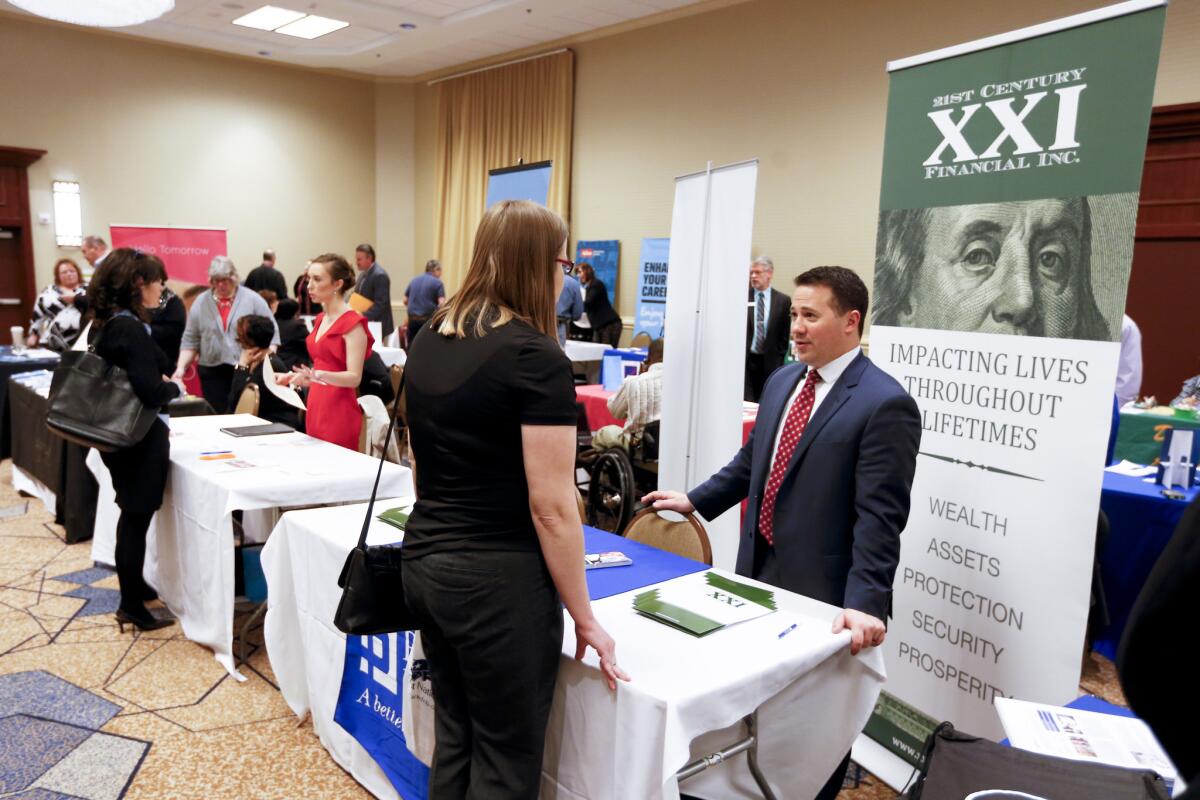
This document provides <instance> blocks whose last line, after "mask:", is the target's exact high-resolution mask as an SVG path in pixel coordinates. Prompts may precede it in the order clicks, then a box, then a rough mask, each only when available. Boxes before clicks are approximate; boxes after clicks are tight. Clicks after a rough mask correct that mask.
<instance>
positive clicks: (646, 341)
mask: <svg viewBox="0 0 1200 800" xmlns="http://www.w3.org/2000/svg"><path fill="white" fill-rule="evenodd" d="M653 341H654V338H653V337H652V336H651V335H650V334H649V333H647V332H646V331H638V332H637V333H635V334H634V335H633V339H631V340H630V342H629V346H630V347H639V348H646V347H649V346H650V343H651V342H653Z"/></svg>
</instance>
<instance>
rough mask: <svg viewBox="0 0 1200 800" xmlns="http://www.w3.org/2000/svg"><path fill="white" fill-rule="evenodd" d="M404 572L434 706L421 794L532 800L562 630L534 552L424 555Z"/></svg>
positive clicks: (456, 799)
mask: <svg viewBox="0 0 1200 800" xmlns="http://www.w3.org/2000/svg"><path fill="white" fill-rule="evenodd" d="M403 575H404V597H405V601H406V602H407V603H408V606H409V608H410V609H411V610H412V612H413V614H414V615H415V617H416V618H417V620H418V621H419V623H420V629H421V640H422V642H423V643H424V646H425V655H426V658H427V659H428V662H429V670H430V677H431V680H432V682H433V699H434V702H435V704H436V705H437V717H436V720H435V723H434V730H435V735H436V746H435V748H434V753H433V768H432V771H431V772H430V775H429V797H430V798H431V800H493V798H505V800H522V798H528V799H529V800H535V798H537V796H538V788H539V784H540V782H541V771H542V750H543V748H544V745H545V738H546V722H547V720H548V719H549V716H550V704H551V702H552V701H553V699H554V684H555V682H556V680H557V677H558V659H559V653H560V652H561V649H562V632H563V617H562V609H561V607H560V605H559V600H558V593H557V592H556V591H555V588H554V584H553V582H552V581H551V579H550V573H549V572H548V571H547V569H546V564H545V561H544V560H543V559H542V556H541V553H539V552H496V551H478V550H476V551H470V550H455V551H453V552H447V553H431V554H429V555H426V556H423V557H421V558H414V559H409V560H406V561H405V562H404V567H403Z"/></svg>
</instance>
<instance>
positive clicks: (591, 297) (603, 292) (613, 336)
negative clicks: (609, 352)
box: [576, 261, 621, 347]
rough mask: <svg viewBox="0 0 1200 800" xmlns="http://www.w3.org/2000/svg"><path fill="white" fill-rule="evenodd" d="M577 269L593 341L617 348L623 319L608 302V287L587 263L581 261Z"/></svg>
mask: <svg viewBox="0 0 1200 800" xmlns="http://www.w3.org/2000/svg"><path fill="white" fill-rule="evenodd" d="M576 269H577V270H578V271H579V282H580V283H582V284H583V292H584V294H583V311H584V313H585V314H587V318H588V322H589V323H590V324H591V326H592V341H594V342H603V343H604V344H606V345H608V346H609V347H616V346H617V344H618V343H619V342H620V341H621V318H620V317H619V316H617V312H616V309H614V308H613V307H612V303H610V302H609V301H608V287H607V286H605V285H604V281H602V280H600V279H599V278H597V277H596V270H595V269H593V268H592V265H591V264H589V263H587V262H586V261H580V262H579V264H578V265H577V266H576Z"/></svg>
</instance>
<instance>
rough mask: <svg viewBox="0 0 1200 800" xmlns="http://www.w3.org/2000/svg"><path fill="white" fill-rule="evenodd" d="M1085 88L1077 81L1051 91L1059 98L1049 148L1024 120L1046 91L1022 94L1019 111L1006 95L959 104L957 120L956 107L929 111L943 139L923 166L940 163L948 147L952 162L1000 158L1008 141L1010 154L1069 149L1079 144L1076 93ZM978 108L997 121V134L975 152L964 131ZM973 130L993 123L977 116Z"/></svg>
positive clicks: (1078, 94)
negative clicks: (977, 152) (1010, 148)
mask: <svg viewBox="0 0 1200 800" xmlns="http://www.w3.org/2000/svg"><path fill="white" fill-rule="evenodd" d="M1086 88H1087V84H1086V83H1084V84H1079V85H1078V86H1070V87H1067V88H1065V89H1055V90H1054V94H1055V95H1056V96H1057V99H1058V120H1057V123H1056V125H1055V130H1054V141H1053V143H1051V145H1050V147H1049V148H1046V147H1043V146H1042V145H1041V144H1039V143H1038V141H1037V139H1035V138H1034V137H1033V134H1031V133H1030V132H1029V129H1028V128H1027V127H1026V126H1025V119H1026V118H1027V117H1028V116H1029V114H1030V112H1031V111H1033V109H1035V108H1036V107H1037V106H1038V104H1039V103H1041V102H1042V100H1043V99H1045V97H1046V96H1047V94H1049V93H1048V92H1033V93H1032V94H1027V95H1025V96H1024V98H1023V99H1024V101H1025V105H1024V106H1023V107H1022V108H1021V109H1020V110H1019V111H1017V110H1015V109H1014V108H1013V102H1014V100H1015V99H1016V98H1012V97H1006V98H1004V99H1003V100H991V101H988V102H987V103H971V104H969V105H965V106H963V107H962V109H961V110H960V113H959V117H958V119H957V121H956V120H955V119H954V113H955V109H952V108H947V109H942V110H939V111H931V112H929V114H928V116H929V119H930V120H931V121H932V122H933V124H934V126H936V127H937V129H938V133H940V134H941V135H942V141H941V143H940V144H938V146H937V147H936V148H934V150H933V152H932V153H931V154H930V155H929V158H927V159H925V161H924V162H923V166H926V167H930V166H935V165H939V164H941V163H942V159H943V156H944V154H945V152H946V150H947V149H949V150H953V151H954V158H953V162H954V163H961V162H963V161H976V160H979V159H985V158H999V157H1000V147H1001V145H1003V144H1004V143H1005V142H1007V141H1009V140H1011V141H1012V143H1013V146H1014V148H1013V151H1012V153H1011V155H1017V156H1020V155H1027V154H1030V153H1041V152H1043V151H1045V150H1047V149H1049V150H1050V151H1056V150H1069V149H1071V148H1075V147H1079V142H1078V141H1077V140H1076V138H1075V127H1076V122H1077V121H1078V117H1079V96H1080V95H1081V94H1082V93H1083V90H1084V89H1086ZM981 108H986V109H987V110H988V112H990V116H991V119H992V120H994V121H995V122H998V123H1000V133H999V135H998V136H996V137H995V138H994V139H993V140H992V143H991V144H990V145H988V147H987V149H985V150H984V151H983V152H981V153H979V154H976V153H975V150H974V148H972V147H971V144H970V143H969V142H968V141H967V136H966V131H967V126H968V124H969V123H971V121H972V119H974V118H975V115H976V112H977V111H979V109H981ZM971 127H972V130H974V129H977V128H980V127H984V129H986V128H991V129H992V130H994V126H992V125H990V124H988V123H987V122H984V116H982V115H981V116H980V118H979V119H976V120H975V124H974V125H972V126H971Z"/></svg>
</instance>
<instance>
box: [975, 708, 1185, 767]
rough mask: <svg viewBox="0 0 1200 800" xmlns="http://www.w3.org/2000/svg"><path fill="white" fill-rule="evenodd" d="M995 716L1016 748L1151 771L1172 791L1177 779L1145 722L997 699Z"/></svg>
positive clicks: (1130, 718) (1168, 760) (1169, 761)
mask: <svg viewBox="0 0 1200 800" xmlns="http://www.w3.org/2000/svg"><path fill="white" fill-rule="evenodd" d="M996 712H997V713H998V714H999V715H1000V724H1002V725H1003V726H1004V732H1005V734H1007V735H1008V740H1009V741H1010V742H1011V743H1012V745H1013V747H1019V748H1021V749H1022V750H1031V751H1033V752H1035V753H1042V754H1044V755H1048V756H1058V757H1060V758H1070V759H1073V760H1075V761H1091V762H1094V763H1097V764H1111V765H1113V766H1117V767H1127V768H1130V769H1151V770H1154V771H1155V772H1157V773H1158V774H1159V775H1161V776H1162V778H1163V780H1164V781H1165V782H1166V784H1167V788H1168V789H1170V788H1171V786H1172V784H1173V783H1174V782H1175V781H1176V780H1177V779H1178V774H1177V773H1176V771H1175V767H1174V765H1173V764H1171V760H1170V759H1169V758H1167V754H1166V753H1164V752H1163V749H1162V747H1161V746H1160V745H1159V743H1158V740H1157V739H1155V738H1154V734H1153V733H1151V732H1150V728H1149V726H1147V725H1146V723H1144V722H1142V721H1141V720H1140V719H1136V718H1134V717H1118V716H1114V715H1112V714H1099V713H1097V712H1095V711H1080V710H1078V709H1074V708H1063V707H1062V706H1048V705H1042V704H1040V703H1030V702H1027V701H1025V700H1013V699H1012V698H1008V697H997V698H996Z"/></svg>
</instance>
